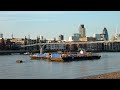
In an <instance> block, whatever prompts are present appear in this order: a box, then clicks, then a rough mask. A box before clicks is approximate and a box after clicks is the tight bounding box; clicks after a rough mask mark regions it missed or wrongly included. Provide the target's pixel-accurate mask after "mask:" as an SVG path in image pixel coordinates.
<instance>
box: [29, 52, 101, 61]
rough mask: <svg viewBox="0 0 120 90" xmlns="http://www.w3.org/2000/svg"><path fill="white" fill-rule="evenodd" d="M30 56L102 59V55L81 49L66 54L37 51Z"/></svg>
mask: <svg viewBox="0 0 120 90" xmlns="http://www.w3.org/2000/svg"><path fill="white" fill-rule="evenodd" d="M30 58H31V59H34V60H50V61H80V60H96V59H100V58H101V56H100V55H97V54H93V53H91V52H86V51H82V50H81V51H80V52H76V53H66V54H59V53H44V54H39V53H37V54H34V55H30Z"/></svg>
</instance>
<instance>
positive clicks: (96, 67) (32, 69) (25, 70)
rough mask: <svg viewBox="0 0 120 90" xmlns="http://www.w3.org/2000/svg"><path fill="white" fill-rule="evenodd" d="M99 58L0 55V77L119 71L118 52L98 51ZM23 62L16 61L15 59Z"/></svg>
mask: <svg viewBox="0 0 120 90" xmlns="http://www.w3.org/2000/svg"><path fill="white" fill-rule="evenodd" d="M99 54H100V55H101V59H99V60H84V61H72V62H50V61H45V60H30V57H29V55H0V79H75V78H80V77H84V76H90V75H97V74H103V73H108V72H114V71H120V52H105V53H99ZM18 59H20V60H23V61H24V63H16V60H18Z"/></svg>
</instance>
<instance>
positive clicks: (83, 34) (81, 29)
mask: <svg viewBox="0 0 120 90" xmlns="http://www.w3.org/2000/svg"><path fill="white" fill-rule="evenodd" d="M79 33H80V34H81V37H86V31H85V28H84V24H82V25H80V27H79Z"/></svg>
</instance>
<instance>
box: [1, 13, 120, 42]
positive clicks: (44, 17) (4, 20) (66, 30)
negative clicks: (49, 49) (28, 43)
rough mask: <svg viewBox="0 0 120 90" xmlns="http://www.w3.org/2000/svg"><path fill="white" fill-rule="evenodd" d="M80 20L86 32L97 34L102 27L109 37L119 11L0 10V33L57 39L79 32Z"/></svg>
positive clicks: (119, 17) (116, 23)
mask: <svg viewBox="0 0 120 90" xmlns="http://www.w3.org/2000/svg"><path fill="white" fill-rule="evenodd" d="M81 24H84V26H85V28H86V35H87V36H93V34H100V33H102V31H103V28H104V27H106V28H107V30H108V34H109V37H111V36H112V35H113V34H115V32H116V27H117V32H118V33H119V32H120V30H119V25H120V11H0V33H3V37H4V38H11V36H12V34H13V37H15V38H24V37H25V36H26V37H28V35H30V38H31V39H36V38H37V36H40V35H42V36H43V37H44V38H46V39H53V38H54V37H55V38H56V39H58V36H59V35H60V34H63V35H64V38H65V39H66V40H68V38H69V36H72V35H73V34H74V33H79V31H78V29H79V26H80V25H81Z"/></svg>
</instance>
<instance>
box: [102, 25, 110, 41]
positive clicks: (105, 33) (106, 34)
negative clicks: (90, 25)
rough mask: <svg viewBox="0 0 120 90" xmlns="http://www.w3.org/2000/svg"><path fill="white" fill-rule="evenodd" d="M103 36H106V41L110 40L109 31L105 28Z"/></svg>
mask: <svg viewBox="0 0 120 90" xmlns="http://www.w3.org/2000/svg"><path fill="white" fill-rule="evenodd" d="M103 35H104V40H108V39H109V38H108V31H107V29H106V28H105V27H104V29H103Z"/></svg>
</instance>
